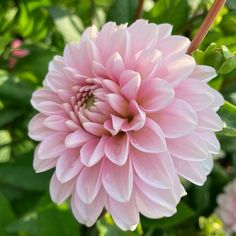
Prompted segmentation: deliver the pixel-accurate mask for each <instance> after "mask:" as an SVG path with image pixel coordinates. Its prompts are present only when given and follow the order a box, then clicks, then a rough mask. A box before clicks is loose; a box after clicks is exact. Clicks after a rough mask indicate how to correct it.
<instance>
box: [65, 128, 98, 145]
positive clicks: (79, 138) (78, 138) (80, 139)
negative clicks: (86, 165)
mask: <svg viewBox="0 0 236 236" xmlns="http://www.w3.org/2000/svg"><path fill="white" fill-rule="evenodd" d="M94 137H95V136H94V135H92V134H90V133H88V132H87V131H85V130H83V129H82V128H78V129H77V131H75V132H74V133H71V134H69V135H68V136H67V137H66V139H65V145H66V147H68V148H75V147H80V146H82V145H83V144H84V143H86V142H88V141H89V140H92V139H94Z"/></svg>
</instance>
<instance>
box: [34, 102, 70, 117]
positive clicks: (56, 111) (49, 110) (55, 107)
mask: <svg viewBox="0 0 236 236" xmlns="http://www.w3.org/2000/svg"><path fill="white" fill-rule="evenodd" d="M37 110H38V111H39V112H41V113H43V114H44V115H46V116H51V115H64V114H65V110H64V108H63V106H62V105H61V104H58V103H56V102H53V101H48V102H41V103H39V104H38V106H37Z"/></svg>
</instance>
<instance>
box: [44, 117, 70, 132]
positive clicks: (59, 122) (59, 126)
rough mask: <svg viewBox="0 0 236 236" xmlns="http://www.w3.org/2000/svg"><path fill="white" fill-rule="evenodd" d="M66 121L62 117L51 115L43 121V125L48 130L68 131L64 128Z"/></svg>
mask: <svg viewBox="0 0 236 236" xmlns="http://www.w3.org/2000/svg"><path fill="white" fill-rule="evenodd" d="M67 120H68V119H67V118H65V117H64V116H60V115H52V116H49V117H47V118H46V119H45V120H44V125H45V126H46V127H48V128H50V129H53V130H57V131H69V129H68V127H67V126H66V121H67Z"/></svg>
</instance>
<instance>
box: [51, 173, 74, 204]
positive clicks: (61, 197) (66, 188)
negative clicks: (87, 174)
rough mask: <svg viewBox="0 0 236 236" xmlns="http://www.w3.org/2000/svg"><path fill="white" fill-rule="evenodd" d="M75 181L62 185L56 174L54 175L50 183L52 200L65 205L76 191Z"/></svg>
mask: <svg viewBox="0 0 236 236" xmlns="http://www.w3.org/2000/svg"><path fill="white" fill-rule="evenodd" d="M74 187H75V179H72V180H70V181H68V182H66V183H64V184H62V183H61V182H60V181H59V180H58V178H57V176H56V173H54V174H53V176H52V178H51V181H50V195H51V198H52V200H53V201H54V202H55V203H57V204H61V203H63V202H64V201H65V200H66V199H67V198H68V197H69V196H70V195H71V194H72V192H73V191H74Z"/></svg>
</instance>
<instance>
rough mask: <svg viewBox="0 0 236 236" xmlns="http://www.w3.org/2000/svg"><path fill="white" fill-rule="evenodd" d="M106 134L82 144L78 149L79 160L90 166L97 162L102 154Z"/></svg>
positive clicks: (106, 137)
mask: <svg viewBox="0 0 236 236" xmlns="http://www.w3.org/2000/svg"><path fill="white" fill-rule="evenodd" d="M107 139H108V136H102V137H101V139H94V140H91V141H88V142H87V143H86V144H84V145H83V146H82V148H81V150H80V156H81V162H82V163H83V164H84V165H86V166H88V167H90V166H93V165H95V164H96V163H98V162H99V161H100V160H101V159H102V158H103V156H104V154H105V152H104V149H105V144H106V142H107Z"/></svg>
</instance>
